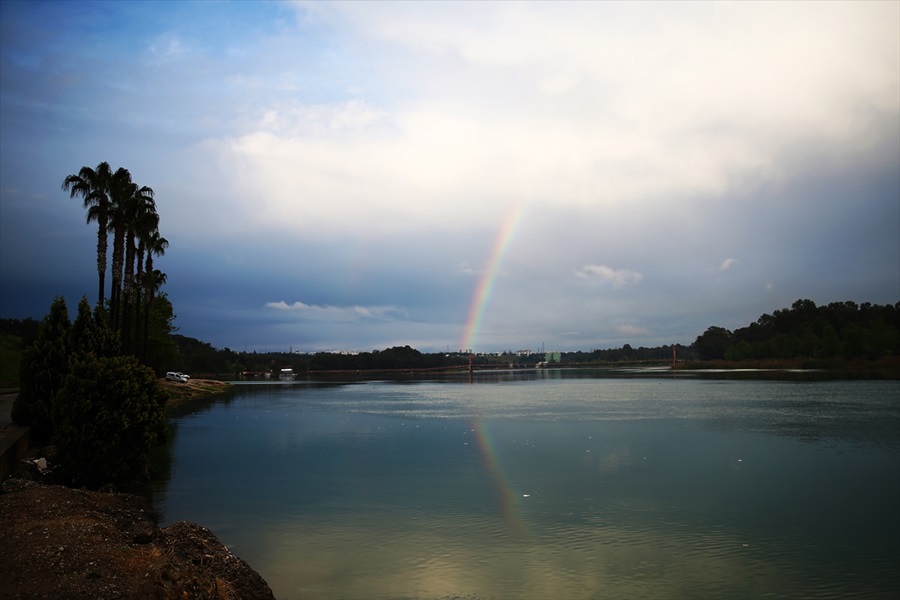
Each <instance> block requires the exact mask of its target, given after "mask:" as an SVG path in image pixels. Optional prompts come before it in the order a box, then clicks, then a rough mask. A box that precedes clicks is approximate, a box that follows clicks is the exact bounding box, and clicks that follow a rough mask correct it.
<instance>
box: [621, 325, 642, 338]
mask: <svg viewBox="0 0 900 600" xmlns="http://www.w3.org/2000/svg"><path fill="white" fill-rule="evenodd" d="M616 332H617V333H618V334H619V335H622V336H624V337H632V336H634V337H641V336H646V335H650V330H649V329H647V328H646V327H638V326H637V325H618V326H617V327H616Z"/></svg>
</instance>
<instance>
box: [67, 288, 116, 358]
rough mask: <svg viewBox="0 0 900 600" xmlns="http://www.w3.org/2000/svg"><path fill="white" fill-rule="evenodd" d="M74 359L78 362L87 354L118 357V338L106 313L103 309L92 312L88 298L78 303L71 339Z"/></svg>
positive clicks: (84, 297)
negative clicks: (110, 326) (110, 325)
mask: <svg viewBox="0 0 900 600" xmlns="http://www.w3.org/2000/svg"><path fill="white" fill-rule="evenodd" d="M70 347H71V350H72V358H73V359H75V360H78V359H80V358H82V357H83V356H84V355H87V354H95V355H97V356H106V357H110V356H116V354H118V349H119V339H118V336H116V334H115V333H114V332H113V330H112V329H110V328H109V325H108V321H107V318H106V313H105V311H104V310H103V309H102V308H101V307H99V306H98V307H97V308H96V309H94V311H93V312H91V305H90V303H88V299H87V297H86V296H83V297H82V298H81V301H80V302H79V303H78V315H77V316H76V317H75V322H74V323H73V324H72V332H71V337H70Z"/></svg>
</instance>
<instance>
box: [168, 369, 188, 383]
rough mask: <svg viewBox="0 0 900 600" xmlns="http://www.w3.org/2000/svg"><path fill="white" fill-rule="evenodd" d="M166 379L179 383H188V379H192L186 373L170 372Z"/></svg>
mask: <svg viewBox="0 0 900 600" xmlns="http://www.w3.org/2000/svg"><path fill="white" fill-rule="evenodd" d="M166 379H167V380H169V381H177V382H179V383H187V382H188V379H190V377H188V376H187V375H185V374H184V373H179V372H177V371H169V372H168V373H166Z"/></svg>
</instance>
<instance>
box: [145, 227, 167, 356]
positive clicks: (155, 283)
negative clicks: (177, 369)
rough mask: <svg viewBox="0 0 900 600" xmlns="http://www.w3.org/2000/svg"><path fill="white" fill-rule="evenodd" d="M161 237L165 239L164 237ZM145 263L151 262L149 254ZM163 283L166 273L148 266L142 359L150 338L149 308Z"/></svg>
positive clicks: (146, 272)
mask: <svg viewBox="0 0 900 600" xmlns="http://www.w3.org/2000/svg"><path fill="white" fill-rule="evenodd" d="M161 239H162V240H163V241H165V238H161ZM166 245H167V246H168V245H169V243H168V242H166ZM147 263H148V264H151V263H152V261H151V260H150V255H147ZM165 283H166V274H165V273H163V272H162V271H160V270H159V269H149V268H148V269H147V270H146V271H145V272H144V287H145V288H146V290H147V295H146V296H145V299H144V302H145V303H146V306H145V307H144V347H143V351H142V354H141V358H142V359H143V360H147V342H148V340H149V338H150V308H151V307H152V306H153V300H154V298H156V294H157V292H159V290H160V288H162V286H163V285H165Z"/></svg>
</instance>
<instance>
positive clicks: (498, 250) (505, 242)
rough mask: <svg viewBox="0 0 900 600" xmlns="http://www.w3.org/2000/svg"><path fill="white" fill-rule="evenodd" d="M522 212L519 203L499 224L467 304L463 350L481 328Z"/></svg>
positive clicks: (470, 343) (522, 208)
mask: <svg viewBox="0 0 900 600" xmlns="http://www.w3.org/2000/svg"><path fill="white" fill-rule="evenodd" d="M524 212H525V210H524V206H523V205H521V204H520V205H519V206H517V207H516V208H514V209H513V210H511V211H510V212H509V213H508V214H507V215H506V218H505V219H504V221H503V224H502V225H501V226H500V231H499V232H498V233H497V237H496V239H495V240H494V246H493V248H492V249H491V254H490V257H489V259H488V262H487V265H486V266H485V268H484V271H483V272H482V274H481V279H480V280H479V281H478V286H477V287H476V288H475V293H474V294H473V295H472V302H471V303H470V304H469V313H468V316H467V317H466V325H465V327H464V328H463V336H462V341H461V343H460V348H461V349H462V350H464V351H465V350H468V349H471V348H473V347H474V344H475V339H476V338H477V336H478V330H479V329H480V328H481V319H482V318H483V317H484V311H485V308H486V307H487V305H488V302H489V301H490V299H491V292H492V291H493V289H494V282H495V281H496V279H497V274H498V272H499V270H500V265H501V264H502V263H503V257H504V256H506V251H507V250H509V245H510V242H511V241H512V239H513V237H514V236H515V233H516V229H518V227H519V223H521V221H522V215H523V213H524Z"/></svg>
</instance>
